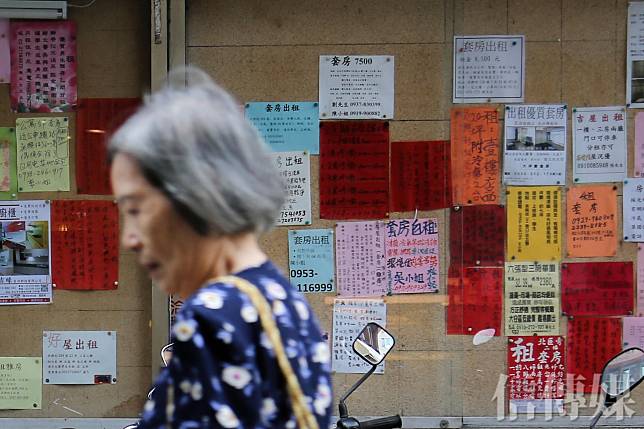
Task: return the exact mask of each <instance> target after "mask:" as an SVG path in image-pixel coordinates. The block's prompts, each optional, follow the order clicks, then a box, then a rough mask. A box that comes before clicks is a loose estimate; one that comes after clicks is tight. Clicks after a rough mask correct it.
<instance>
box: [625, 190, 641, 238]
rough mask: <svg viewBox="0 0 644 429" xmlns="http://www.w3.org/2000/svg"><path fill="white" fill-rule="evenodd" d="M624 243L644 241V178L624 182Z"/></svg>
mask: <svg viewBox="0 0 644 429" xmlns="http://www.w3.org/2000/svg"><path fill="white" fill-rule="evenodd" d="M623 190H624V197H623V199H622V210H623V218H624V220H623V222H624V224H623V226H622V227H623V228H624V241H631V242H633V241H634V242H638V243H641V242H643V241H644V178H636V179H628V180H624V188H623Z"/></svg>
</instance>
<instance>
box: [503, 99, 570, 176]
mask: <svg viewBox="0 0 644 429" xmlns="http://www.w3.org/2000/svg"><path fill="white" fill-rule="evenodd" d="M504 146H505V147H504V151H503V183H505V184H506V185H563V184H565V183H566V105H564V104H522V105H517V106H506V107H505V144H504Z"/></svg>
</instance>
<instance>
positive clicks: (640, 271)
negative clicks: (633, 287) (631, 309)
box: [636, 245, 644, 316]
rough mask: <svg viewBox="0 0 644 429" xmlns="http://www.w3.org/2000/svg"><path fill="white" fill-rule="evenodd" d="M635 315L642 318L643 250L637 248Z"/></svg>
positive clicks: (643, 310) (643, 314)
mask: <svg viewBox="0 0 644 429" xmlns="http://www.w3.org/2000/svg"><path fill="white" fill-rule="evenodd" d="M636 278H637V313H636V314H637V315H638V316H644V248H643V247H642V245H638V246H637V275H636Z"/></svg>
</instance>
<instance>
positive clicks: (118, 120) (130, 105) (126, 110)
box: [76, 98, 141, 195]
mask: <svg viewBox="0 0 644 429" xmlns="http://www.w3.org/2000/svg"><path fill="white" fill-rule="evenodd" d="M140 104H141V100H140V99H139V98H82V99H80V100H79V103H78V109H77V110H76V187H77V191H78V193H79V194H90V195H110V194H111V193H112V187H111V185H110V171H109V165H108V160H107V139H108V138H109V137H110V136H111V135H112V133H113V132H114V131H116V129H118V127H119V126H121V125H122V124H123V123H124V122H125V121H126V120H127V119H128V117H129V116H130V115H132V113H134V111H135V110H136V108H137V107H138V106H139V105H140Z"/></svg>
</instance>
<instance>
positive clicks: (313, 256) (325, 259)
mask: <svg viewBox="0 0 644 429" xmlns="http://www.w3.org/2000/svg"><path fill="white" fill-rule="evenodd" d="M288 268H289V277H290V279H291V283H292V284H293V286H295V287H297V290H298V291H299V292H333V291H335V281H334V277H335V265H334V259H333V230H332V229H299V230H290V231H289V232H288Z"/></svg>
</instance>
